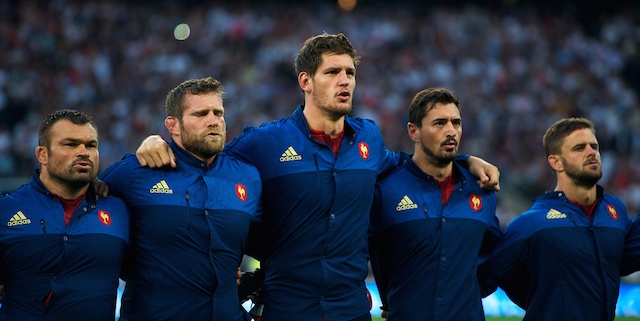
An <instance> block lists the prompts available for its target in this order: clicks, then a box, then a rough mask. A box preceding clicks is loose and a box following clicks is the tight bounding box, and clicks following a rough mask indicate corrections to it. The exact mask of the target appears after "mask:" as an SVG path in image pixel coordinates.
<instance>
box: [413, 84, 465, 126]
mask: <svg viewBox="0 0 640 321" xmlns="http://www.w3.org/2000/svg"><path fill="white" fill-rule="evenodd" d="M438 103H440V104H451V103H453V104H455V105H456V107H458V110H460V102H459V101H458V98H457V97H456V95H455V94H454V93H452V92H450V91H448V90H446V89H444V88H440V87H437V88H427V89H424V90H422V91H420V92H418V93H417V94H416V95H415V96H414V97H413V100H411V104H409V122H410V123H412V124H414V125H416V126H418V128H421V127H422V119H423V118H424V117H425V116H426V115H427V113H428V112H429V111H430V110H431V109H433V108H434V107H435V106H436V104H438Z"/></svg>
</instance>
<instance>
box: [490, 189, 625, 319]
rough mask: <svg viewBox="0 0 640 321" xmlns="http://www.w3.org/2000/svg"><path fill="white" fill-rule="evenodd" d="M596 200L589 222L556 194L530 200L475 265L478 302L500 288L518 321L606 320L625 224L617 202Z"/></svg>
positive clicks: (610, 315)
mask: <svg viewBox="0 0 640 321" xmlns="http://www.w3.org/2000/svg"><path fill="white" fill-rule="evenodd" d="M597 193H598V199H597V202H598V204H597V205H596V206H597V207H596V209H595V210H594V215H595V216H594V220H593V222H591V221H590V220H589V218H588V217H587V215H586V214H585V213H584V212H583V211H582V210H581V209H580V208H579V207H578V206H577V205H575V204H573V203H572V202H571V201H570V200H569V199H567V198H566V197H565V195H564V193H563V192H561V191H552V192H548V193H545V194H543V195H540V196H538V197H537V198H536V199H534V202H533V205H532V206H531V208H529V210H528V211H526V212H525V213H523V214H521V215H519V216H518V217H516V218H515V219H514V220H513V221H512V222H511V223H509V225H508V226H507V228H506V230H505V234H504V237H503V239H502V241H501V242H500V243H499V244H498V246H497V247H496V249H495V250H494V253H493V254H492V256H491V258H490V259H489V260H488V261H487V262H485V263H483V264H481V266H480V268H479V277H480V280H481V281H482V282H484V281H487V283H486V284H484V285H483V289H484V290H485V294H488V293H490V292H491V291H492V290H493V289H495V286H496V285H498V286H500V287H501V288H502V289H503V290H504V291H505V292H506V293H507V295H508V296H509V298H511V300H512V301H513V302H514V303H516V304H517V305H518V306H520V307H521V308H523V309H524V310H525V311H526V315H525V317H524V320H549V321H556V320H581V321H589V320H593V321H602V320H613V319H614V317H615V307H616V303H617V299H618V292H619V287H620V264H621V260H622V253H623V248H624V243H625V235H626V234H627V231H628V230H629V228H630V226H631V219H630V218H629V217H628V216H627V210H626V208H625V206H624V204H623V203H622V202H621V201H620V200H619V199H618V198H616V197H614V196H610V195H605V194H604V192H603V189H602V188H601V187H600V186H598V192H597Z"/></svg>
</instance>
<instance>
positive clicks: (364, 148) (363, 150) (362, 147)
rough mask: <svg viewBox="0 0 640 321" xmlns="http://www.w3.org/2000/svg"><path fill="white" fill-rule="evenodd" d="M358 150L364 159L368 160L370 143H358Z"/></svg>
mask: <svg viewBox="0 0 640 321" xmlns="http://www.w3.org/2000/svg"><path fill="white" fill-rule="evenodd" d="M358 152H360V157H362V159H364V160H367V159H368V158H369V145H367V143H365V142H360V143H358Z"/></svg>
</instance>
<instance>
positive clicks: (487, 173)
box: [467, 156, 500, 192]
mask: <svg viewBox="0 0 640 321" xmlns="http://www.w3.org/2000/svg"><path fill="white" fill-rule="evenodd" d="M467 163H468V164H469V171H470V172H471V173H472V174H473V175H475V176H476V177H477V178H478V181H477V183H478V186H480V187H482V188H484V189H489V190H493V191H496V192H497V191H499V190H500V171H499V170H498V167H496V166H494V165H493V164H491V163H489V162H487V161H485V160H484V159H482V158H479V157H475V156H469V159H468V160H467Z"/></svg>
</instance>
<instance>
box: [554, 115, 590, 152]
mask: <svg viewBox="0 0 640 321" xmlns="http://www.w3.org/2000/svg"><path fill="white" fill-rule="evenodd" d="M584 128H588V129H590V130H591V132H592V133H593V134H594V135H595V134H596V129H595V127H594V125H593V122H591V121H590V120H588V119H586V118H582V117H572V118H563V119H560V120H558V121H557V122H555V123H554V124H553V125H551V127H549V129H547V132H546V133H544V136H543V137H542V145H543V146H544V151H545V152H546V153H547V156H549V155H560V154H561V151H562V142H563V140H564V138H565V137H567V136H569V135H571V133H573V132H574V131H576V130H578V129H584Z"/></svg>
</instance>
